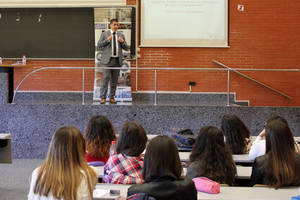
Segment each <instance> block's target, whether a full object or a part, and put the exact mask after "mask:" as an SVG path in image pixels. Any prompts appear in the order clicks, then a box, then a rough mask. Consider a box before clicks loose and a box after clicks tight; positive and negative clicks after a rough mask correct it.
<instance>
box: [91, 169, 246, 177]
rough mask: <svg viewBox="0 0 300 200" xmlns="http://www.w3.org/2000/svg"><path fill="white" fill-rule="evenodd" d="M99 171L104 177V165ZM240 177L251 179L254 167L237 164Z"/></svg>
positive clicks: (98, 173) (99, 174)
mask: <svg viewBox="0 0 300 200" xmlns="http://www.w3.org/2000/svg"><path fill="white" fill-rule="evenodd" d="M94 168H95V169H96V171H97V175H98V177H99V178H102V176H103V174H104V166H98V167H94ZM236 171H237V176H236V178H238V179H250V177H251V173H252V167H244V166H236ZM185 175H186V168H183V176H185Z"/></svg>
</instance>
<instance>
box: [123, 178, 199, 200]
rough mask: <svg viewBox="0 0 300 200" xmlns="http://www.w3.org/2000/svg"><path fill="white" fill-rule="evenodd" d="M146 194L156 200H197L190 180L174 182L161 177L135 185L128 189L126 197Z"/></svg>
mask: <svg viewBox="0 0 300 200" xmlns="http://www.w3.org/2000/svg"><path fill="white" fill-rule="evenodd" d="M136 193H146V194H148V195H150V196H152V197H154V198H155V199H156V200H170V199H172V200H183V199H184V200H197V190H196V188H195V185H194V182H193V181H192V180H191V179H188V178H186V179H182V180H175V179H174V178H173V177H162V178H159V179H155V180H152V181H151V182H147V183H143V184H136V185H133V186H131V187H130V188H129V189H128V193H127V195H128V196H130V195H134V194H136Z"/></svg>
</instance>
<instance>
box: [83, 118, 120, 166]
mask: <svg viewBox="0 0 300 200" xmlns="http://www.w3.org/2000/svg"><path fill="white" fill-rule="evenodd" d="M84 139H85V141H86V160H87V162H94V161H101V162H103V163H104V164H105V163H106V162H107V160H108V158H109V149H110V146H111V143H112V141H113V140H116V135H115V131H114V127H113V125H112V124H111V122H110V121H109V120H108V119H107V118H106V117H105V116H103V115H96V116H93V117H92V118H91V119H90V121H89V123H88V125H87V127H86V130H85V134H84Z"/></svg>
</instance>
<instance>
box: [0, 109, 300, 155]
mask: <svg viewBox="0 0 300 200" xmlns="http://www.w3.org/2000/svg"><path fill="white" fill-rule="evenodd" d="M0 113H1V120H0V132H2V133H11V134H12V149H13V158H44V156H45V155H46V152H47V149H48V145H49V142H50V140H51V137H52V135H53V133H54V132H55V131H56V130H57V129H58V128H59V127H61V126H63V125H74V126H76V127H78V128H79V129H80V130H81V131H84V129H85V126H86V124H87V122H88V120H89V119H90V118H91V117H92V116H93V115H96V114H102V115H106V116H107V117H108V118H109V119H110V120H111V121H112V124H113V125H114V127H115V129H116V131H117V133H118V132H120V130H121V127H122V125H123V123H124V122H126V121H137V122H139V123H140V124H142V126H143V127H144V128H145V130H146V131H147V133H148V134H160V133H164V132H168V131H171V130H172V128H178V129H179V128H191V129H192V130H193V131H194V132H195V133H198V132H199V129H200V128H201V127H203V126H206V125H213V126H217V127H220V123H221V117H222V116H223V115H224V114H228V113H231V114H236V115H238V116H239V117H240V118H241V119H242V120H243V121H244V122H245V123H246V125H247V126H248V127H249V128H250V130H251V132H252V134H253V135H257V134H258V133H259V132H260V131H261V130H262V129H263V127H264V123H265V121H266V120H267V119H268V118H269V117H270V116H273V115H281V116H283V117H285V118H286V119H287V121H288V122H289V125H290V127H291V129H292V131H293V133H294V135H295V136H300V107H243V106H178V105H177V106H172V105H169V106H159V105H158V106H152V105H81V104H1V105H0Z"/></svg>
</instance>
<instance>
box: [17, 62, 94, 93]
mask: <svg viewBox="0 0 300 200" xmlns="http://www.w3.org/2000/svg"><path fill="white" fill-rule="evenodd" d="M27 65H28V66H26V67H24V68H15V70H14V74H15V75H14V86H15V88H16V87H17V85H18V84H19V82H20V81H21V80H22V79H23V78H24V77H25V76H26V75H27V74H28V73H30V72H32V71H34V70H37V69H39V68H41V67H94V61H66V60H57V61H50V60H48V61H38V60H28V61H27ZM82 71H83V70H81V69H47V70H42V71H38V72H36V73H34V74H33V75H31V76H30V77H28V78H27V79H26V80H25V81H24V82H23V83H22V85H21V87H20V88H19V90H25V91H27V90H28V91H82ZM84 74H85V90H86V91H93V89H94V70H90V69H86V70H85V72H84Z"/></svg>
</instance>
